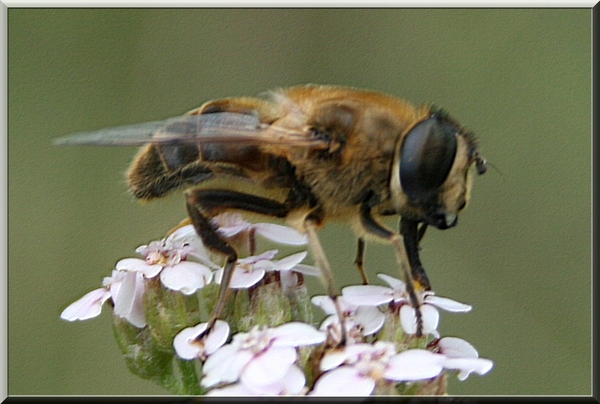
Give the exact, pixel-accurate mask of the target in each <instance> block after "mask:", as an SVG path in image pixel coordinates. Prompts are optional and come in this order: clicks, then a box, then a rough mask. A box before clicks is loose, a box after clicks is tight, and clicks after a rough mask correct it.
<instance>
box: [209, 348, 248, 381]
mask: <svg viewBox="0 0 600 404" xmlns="http://www.w3.org/2000/svg"><path fill="white" fill-rule="evenodd" d="M253 356H254V355H253V354H252V352H250V351H246V350H239V349H238V347H237V346H234V345H231V344H229V345H224V346H222V347H221V348H219V349H217V351H216V352H215V353H213V354H212V355H210V356H209V357H208V359H206V362H204V366H203V367H202V371H203V372H204V378H202V380H201V382H200V384H201V385H202V386H203V387H207V388H208V387H212V386H214V385H216V384H219V383H231V382H235V381H237V380H238V378H239V376H240V373H241V372H242V369H243V368H244V366H246V365H247V364H248V362H250V361H251V360H252V358H253Z"/></svg>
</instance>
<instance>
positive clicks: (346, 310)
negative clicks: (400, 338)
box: [311, 295, 385, 342]
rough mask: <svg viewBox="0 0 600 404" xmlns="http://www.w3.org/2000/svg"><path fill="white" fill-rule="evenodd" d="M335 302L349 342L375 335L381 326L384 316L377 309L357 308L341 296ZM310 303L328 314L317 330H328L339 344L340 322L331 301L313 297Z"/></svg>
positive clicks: (370, 307) (371, 307)
mask: <svg viewBox="0 0 600 404" xmlns="http://www.w3.org/2000/svg"><path fill="white" fill-rule="evenodd" d="M337 301H338V304H339V305H340V309H341V310H342V315H343V316H344V324H345V325H346V337H348V338H349V339H350V342H359V341H361V340H362V336H367V335H372V334H375V333H376V332H377V331H379V330H380V329H381V327H382V326H383V322H384V320H385V316H384V314H383V313H382V312H381V311H380V310H379V309H378V308H377V307H374V306H358V305H355V304H352V303H349V302H348V300H347V299H345V298H344V297H343V296H338V297H337ZM311 302H312V303H313V304H315V305H317V306H319V307H320V308H321V309H323V311H324V312H325V313H326V314H329V317H327V318H326V319H325V320H323V322H322V323H321V325H320V327H319V329H321V330H327V329H330V330H331V332H333V333H334V334H335V335H333V337H334V339H335V340H336V341H338V342H339V339H340V338H341V330H340V321H339V319H338V315H337V311H336V309H335V305H334V303H333V300H331V298H330V297H329V296H324V295H320V296H314V297H313V298H312V299H311ZM336 336H337V337H336Z"/></svg>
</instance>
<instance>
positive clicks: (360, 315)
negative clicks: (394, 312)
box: [354, 306, 385, 336]
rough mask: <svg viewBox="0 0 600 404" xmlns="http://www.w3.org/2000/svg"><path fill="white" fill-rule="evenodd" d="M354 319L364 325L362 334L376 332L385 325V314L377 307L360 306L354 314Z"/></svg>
mask: <svg viewBox="0 0 600 404" xmlns="http://www.w3.org/2000/svg"><path fill="white" fill-rule="evenodd" d="M354 321H355V322H356V323H358V324H360V325H361V326H362V335H365V336H366V335H371V334H375V333H376V332H377V331H379V330H380V329H381V327H383V323H384V321H385V315H384V314H383V313H382V312H381V311H380V310H379V309H378V308H377V307H369V306H360V307H359V308H358V309H356V313H355V314H354Z"/></svg>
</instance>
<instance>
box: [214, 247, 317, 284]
mask: <svg viewBox="0 0 600 404" xmlns="http://www.w3.org/2000/svg"><path fill="white" fill-rule="evenodd" d="M276 254H277V250H269V251H266V252H264V253H262V254H260V255H252V256H250V257H246V258H241V259H239V260H238V261H237V263H236V266H235V268H234V269H233V274H232V275H231V281H230V282H229V287H230V288H231V289H246V288H249V287H251V286H254V285H256V284H257V283H258V282H259V281H260V280H261V279H262V278H263V277H264V276H265V273H266V272H268V271H280V272H281V273H282V274H283V273H289V272H290V271H298V272H300V273H303V274H309V275H312V274H314V273H316V271H318V270H317V269H316V268H314V267H310V266H308V265H301V264H300V262H301V261H302V260H303V259H304V258H305V257H306V255H307V253H306V251H304V252H300V253H296V254H292V255H290V256H288V257H285V258H282V259H280V260H274V259H273V257H275V255H276ZM313 268H314V270H313ZM222 279H223V268H220V269H219V270H218V271H217V272H215V282H216V283H218V284H220V283H221V280H222Z"/></svg>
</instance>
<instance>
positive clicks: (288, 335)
mask: <svg viewBox="0 0 600 404" xmlns="http://www.w3.org/2000/svg"><path fill="white" fill-rule="evenodd" d="M271 336H272V338H273V341H272V343H271V346H273V347H297V346H301V345H313V344H320V343H321V342H324V341H325V339H326V337H327V335H326V334H325V333H324V332H323V331H319V330H317V329H316V328H314V327H313V326H312V325H309V324H306V323H301V322H291V323H285V324H282V325H280V326H278V327H275V328H273V329H272V333H271Z"/></svg>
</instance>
